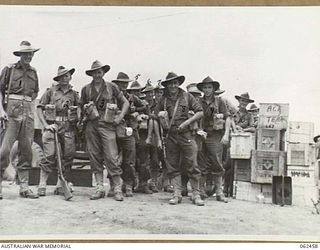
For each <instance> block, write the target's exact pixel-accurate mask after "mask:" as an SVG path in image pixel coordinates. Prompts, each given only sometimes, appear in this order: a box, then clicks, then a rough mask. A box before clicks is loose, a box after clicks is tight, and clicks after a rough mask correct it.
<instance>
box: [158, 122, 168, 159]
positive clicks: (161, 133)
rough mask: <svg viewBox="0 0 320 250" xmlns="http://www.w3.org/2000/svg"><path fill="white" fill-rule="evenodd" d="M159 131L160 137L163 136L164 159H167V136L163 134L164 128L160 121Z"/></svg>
mask: <svg viewBox="0 0 320 250" xmlns="http://www.w3.org/2000/svg"><path fill="white" fill-rule="evenodd" d="M159 130H160V131H159V132H160V138H161V146H162V152H163V159H164V160H166V159H167V155H166V142H165V140H166V138H165V136H164V135H163V128H162V126H161V124H160V123H159Z"/></svg>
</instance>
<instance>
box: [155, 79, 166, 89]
mask: <svg viewBox="0 0 320 250" xmlns="http://www.w3.org/2000/svg"><path fill="white" fill-rule="evenodd" d="M162 89H164V86H163V85H162V84H161V80H159V81H158V84H157V85H156V86H155V87H154V90H155V91H157V90H162Z"/></svg>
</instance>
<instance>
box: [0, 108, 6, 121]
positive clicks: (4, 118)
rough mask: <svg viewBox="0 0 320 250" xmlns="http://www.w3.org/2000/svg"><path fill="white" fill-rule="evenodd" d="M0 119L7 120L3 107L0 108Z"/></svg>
mask: <svg viewBox="0 0 320 250" xmlns="http://www.w3.org/2000/svg"><path fill="white" fill-rule="evenodd" d="M0 120H1V121H7V120H8V115H7V113H6V111H4V110H3V109H1V110H0Z"/></svg>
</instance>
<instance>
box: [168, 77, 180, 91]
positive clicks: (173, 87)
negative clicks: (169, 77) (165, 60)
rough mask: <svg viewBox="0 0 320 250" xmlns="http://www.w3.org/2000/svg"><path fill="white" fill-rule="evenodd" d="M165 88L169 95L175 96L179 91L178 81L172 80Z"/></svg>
mask: <svg viewBox="0 0 320 250" xmlns="http://www.w3.org/2000/svg"><path fill="white" fill-rule="evenodd" d="M167 88H168V90H169V93H170V94H175V93H177V92H178V89H179V81H178V80H173V81H171V82H169V83H168V84H167Z"/></svg>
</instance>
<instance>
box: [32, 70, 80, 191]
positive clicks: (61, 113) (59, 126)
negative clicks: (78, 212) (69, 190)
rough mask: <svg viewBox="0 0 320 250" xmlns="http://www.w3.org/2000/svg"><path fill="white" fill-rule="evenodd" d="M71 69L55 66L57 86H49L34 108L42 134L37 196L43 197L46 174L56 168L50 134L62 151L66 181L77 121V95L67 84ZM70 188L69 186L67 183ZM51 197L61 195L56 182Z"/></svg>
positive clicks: (68, 178) (53, 142)
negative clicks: (56, 139) (56, 69)
mask: <svg viewBox="0 0 320 250" xmlns="http://www.w3.org/2000/svg"><path fill="white" fill-rule="evenodd" d="M74 71H75V69H73V68H72V69H67V68H65V67H63V66H59V68H58V74H57V76H55V77H54V78H53V80H54V81H56V82H58V84H55V85H53V86H52V87H51V88H49V89H47V91H46V92H45V93H44V94H43V96H42V97H41V99H40V102H39V105H38V106H37V114H38V117H39V120H40V122H41V123H42V125H43V127H44V132H43V134H42V141H43V152H44V156H45V157H44V158H43V159H42V160H41V161H40V164H39V165H40V168H41V170H40V183H39V188H38V194H39V196H45V195H46V186H47V180H48V177H49V174H50V173H51V172H52V170H53V169H54V168H55V166H56V150H55V143H56V142H55V140H54V133H56V132H58V138H59V142H60V143H61V147H62V164H63V167H64V175H65V177H66V179H67V180H70V170H71V167H72V162H73V158H74V154H75V128H76V123H77V121H78V115H77V111H78V105H79V95H78V92H76V91H75V90H73V89H72V86H71V85H70V81H71V79H72V75H73V73H74ZM69 184H70V183H69ZM54 194H62V188H61V183H60V180H59V178H58V182H57V185H56V189H55V191H54Z"/></svg>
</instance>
